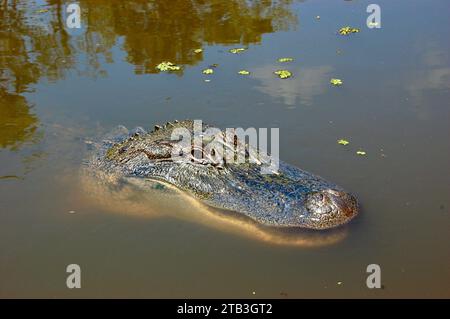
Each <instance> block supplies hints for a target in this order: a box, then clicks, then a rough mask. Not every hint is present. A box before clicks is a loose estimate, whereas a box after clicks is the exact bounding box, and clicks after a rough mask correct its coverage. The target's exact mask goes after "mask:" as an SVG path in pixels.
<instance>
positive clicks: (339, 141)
mask: <svg viewBox="0 0 450 319" xmlns="http://www.w3.org/2000/svg"><path fill="white" fill-rule="evenodd" d="M337 142H338V144H341V145H348V144H350V142H349V141H347V140H344V139H340V140H338V141H337Z"/></svg>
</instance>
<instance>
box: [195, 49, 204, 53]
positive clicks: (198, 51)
mask: <svg viewBox="0 0 450 319" xmlns="http://www.w3.org/2000/svg"><path fill="white" fill-rule="evenodd" d="M202 52H203V49H195V50H194V53H202Z"/></svg>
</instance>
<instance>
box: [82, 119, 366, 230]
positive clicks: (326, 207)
mask: <svg viewBox="0 0 450 319" xmlns="http://www.w3.org/2000/svg"><path fill="white" fill-rule="evenodd" d="M209 127H210V126H209V125H206V124H202V126H201V132H206V130H207V129H208V128H209ZM175 129H184V130H187V131H188V132H190V133H192V135H193V136H195V134H198V133H196V132H195V129H194V121H192V120H183V121H174V122H168V123H166V124H164V125H162V126H158V125H156V126H155V128H154V129H153V130H152V131H148V132H147V131H146V130H144V129H143V128H141V127H138V128H135V129H133V130H131V131H129V130H128V129H126V128H125V127H124V126H119V127H118V128H117V129H116V130H115V131H114V132H113V133H111V134H109V135H108V136H106V137H104V138H103V140H101V141H100V142H99V143H97V144H96V146H95V152H94V154H93V155H92V156H91V158H90V159H89V160H88V162H87V167H88V168H89V170H91V171H96V172H103V173H108V174H112V175H114V176H116V177H120V178H121V179H123V180H126V179H134V180H135V179H136V178H142V179H145V180H151V181H160V182H163V183H168V184H170V185H172V186H174V187H176V188H177V189H179V190H181V191H183V192H185V193H187V194H188V195H190V196H191V197H193V198H195V199H197V200H199V201H200V202H202V203H204V204H206V205H207V206H209V207H213V208H218V209H220V210H222V211H227V212H230V214H236V215H239V216H240V217H244V218H249V219H251V220H252V221H254V222H256V223H257V224H260V225H262V226H270V227H280V228H291V227H294V228H307V229H314V230H323V229H328V228H335V227H337V226H340V225H343V224H345V223H347V222H348V221H350V220H351V219H352V218H353V217H355V216H356V215H357V214H358V203H357V200H356V198H355V197H354V196H353V195H351V194H350V193H347V192H346V191H344V190H343V189H342V188H341V187H339V186H337V185H335V184H333V183H330V182H328V181H326V180H325V179H323V178H321V177H319V176H317V175H314V174H311V173H309V172H306V171H304V170H301V169H299V168H297V167H295V166H292V165H290V164H287V163H285V162H282V161H279V165H278V170H277V171H276V172H274V173H271V174H267V173H262V170H261V166H262V165H263V163H266V162H267V157H263V156H261V160H257V159H254V160H250V159H251V157H252V156H255V155H254V154H257V155H258V154H259V153H258V152H259V151H258V150H256V153H255V152H254V151H255V150H254V149H252V147H253V146H251V145H249V143H246V142H245V141H240V140H239V141H237V139H236V136H234V139H232V140H231V146H230V145H228V146H229V147H231V148H233V147H234V148H233V149H234V152H235V154H234V155H235V156H236V155H238V154H240V153H242V152H243V154H244V159H245V160H244V161H241V162H238V161H226V160H221V161H217V160H215V159H214V160H211V159H208V156H207V154H205V144H203V143H202V144H201V147H200V148H199V149H197V150H196V149H195V147H193V149H192V152H189V154H186V155H188V156H184V157H183V156H179V157H177V156H174V154H175V153H176V152H180V153H182V152H183V151H182V150H181V151H180V149H179V143H180V140H179V139H176V138H175V139H174V137H173V133H174V130H175ZM219 134H222V136H225V133H224V131H219ZM216 136H217V135H216ZM225 141H229V140H226V139H225ZM226 143H227V142H225V144H226ZM228 144H230V143H228ZM238 144H239V145H238ZM241 144H242V145H241ZM238 146H242V147H238ZM174 149H176V150H177V151H176V152H175V153H174ZM196 151H199V152H200V156H199V155H198V154H195V152H196ZM180 155H181V154H180ZM99 176H100V175H99ZM142 185H145V183H144V184H142ZM142 187H145V186H142Z"/></svg>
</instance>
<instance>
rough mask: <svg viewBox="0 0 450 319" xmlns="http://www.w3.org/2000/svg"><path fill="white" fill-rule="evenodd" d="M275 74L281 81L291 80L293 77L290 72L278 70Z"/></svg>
mask: <svg viewBox="0 0 450 319" xmlns="http://www.w3.org/2000/svg"><path fill="white" fill-rule="evenodd" d="M273 73H275V74H276V75H278V77H279V78H280V79H287V78H290V77H291V76H292V73H291V72H289V71H288V70H277V71H275V72H273Z"/></svg>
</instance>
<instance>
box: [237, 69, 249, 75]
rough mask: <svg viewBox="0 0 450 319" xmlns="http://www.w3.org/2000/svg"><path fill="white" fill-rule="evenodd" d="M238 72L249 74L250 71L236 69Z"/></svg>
mask: <svg viewBox="0 0 450 319" xmlns="http://www.w3.org/2000/svg"><path fill="white" fill-rule="evenodd" d="M238 74H240V75H249V74H250V71H247V70H240V71H238Z"/></svg>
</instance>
